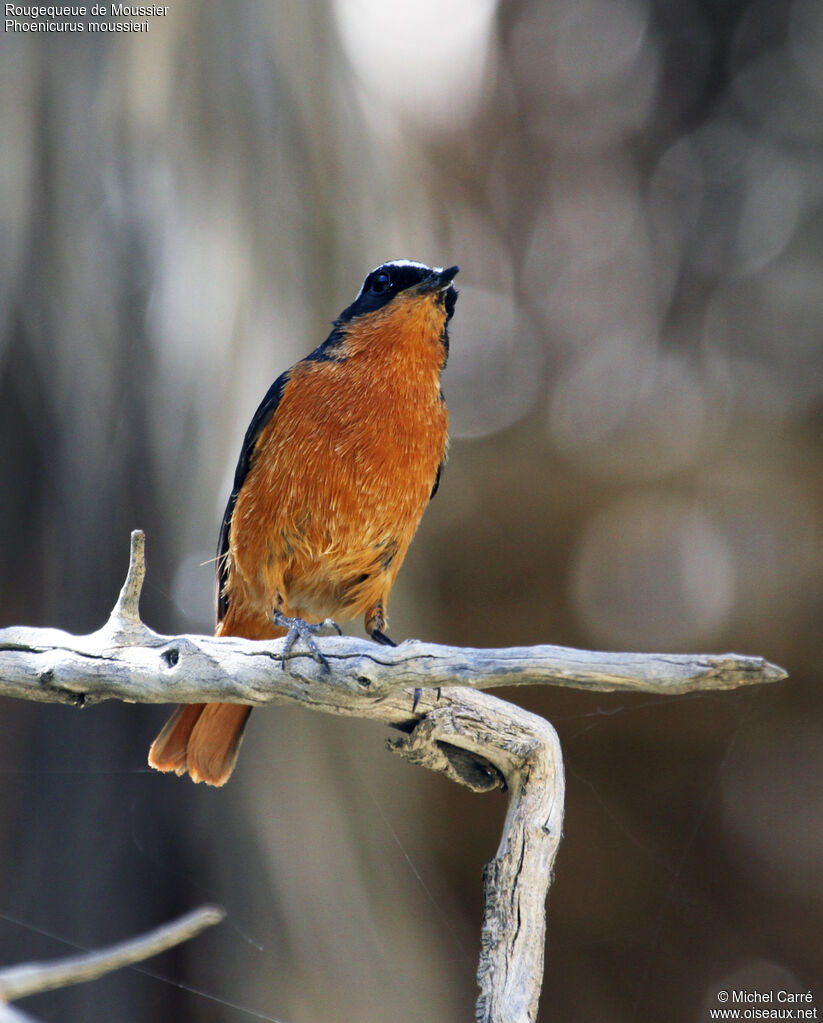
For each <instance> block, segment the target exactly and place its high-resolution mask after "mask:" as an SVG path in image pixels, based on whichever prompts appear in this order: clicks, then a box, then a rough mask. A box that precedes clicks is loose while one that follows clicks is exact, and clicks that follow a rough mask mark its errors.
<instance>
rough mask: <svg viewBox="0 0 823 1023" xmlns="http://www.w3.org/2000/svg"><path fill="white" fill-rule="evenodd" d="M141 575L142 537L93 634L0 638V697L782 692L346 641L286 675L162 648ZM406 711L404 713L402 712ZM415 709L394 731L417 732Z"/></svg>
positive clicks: (719, 676) (695, 675)
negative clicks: (551, 688)
mask: <svg viewBox="0 0 823 1023" xmlns="http://www.w3.org/2000/svg"><path fill="white" fill-rule="evenodd" d="M144 575H145V562H144V540H143V534H142V533H141V532H139V531H135V532H134V533H133V534H132V547H131V561H130V564H129V572H128V576H127V579H126V582H125V583H124V585H123V589H122V590H121V592H120V596H119V597H118V600H117V603H116V604H115V606H114V609H113V611H112V614H111V617H110V618H109V621H108V622H107V623H106V625H104V626H103V628H102V629H100V630H99V631H98V632H94V633H92V634H91V635H89V636H73V635H71V634H69V633H67V632H62V631H60V630H59V629H41V628H28V627H25V626H14V627H11V628H7V629H0V694H2V695H6V696H16V697H20V698H22V699H29V700H42V701H47V702H53V703H73V704H92V703H99V702H101V701H102V700H110V699H119V700H125V701H128V702H134V703H203V702H209V701H222V702H225V703H249V704H256V705H257V704H267V703H279V702H282V701H284V700H285V701H292V702H297V703H302V704H304V705H307V706H310V707H313V708H314V709H316V710H323V711H326V712H328V713H337V714H353V715H358V716H366V717H378V718H381V719H382V720H385V721H388V722H390V723H397V721H395V720H392V718H391V715H390V714H389V715H388V716H387V713H386V712H388V711H389V707H388V706H384V707H383V710H382V711H381V712H379V713H373V711H374V709H375V705H376V704H378V703H382V702H384V701H386V700H387V698H388V697H390V696H391V695H393V694H397V693H398V692H399V691H402V690H404V689H415V688H427V687H428V688H436V687H443V686H455V685H458V686H468V687H470V688H473V689H493V688H497V687H499V686H517V685H559V686H571V687H573V688H576V689H590V690H595V691H597V692H612V691H631V692H645V693H659V694H666V695H676V694H679V693H688V692H697V691H700V690H717V689H736V688H738V687H740V686H744V685H753V684H757V683H762V682H775V681H778V680H779V679H782V678H785V677H786V672H785V671H783V669H782V668H779V667H777V666H776V665H774V664H770V663H769V662H768V661H766V660H764V659H763V658H762V657H742V656H740V655H738V654H634V653H599V652H596V651H590V650H574V649H572V648H569V647H559V646H533V647H509V648H505V649H497V650H494V649H473V648H471V647H449V646H437V645H435V644H432V643H420V642H418V641H416V640H407V641H406V642H405V643H401V644H400V646H398V647H384V646H378V645H377V644H375V643H370V642H367V641H365V640H360V639H354V638H351V637H340V638H338V637H328V638H325V639H322V640H320V641H319V643H320V645H321V649H322V651H323V653H324V654H325V656H326V658H327V659H328V661H329V663H330V664H331V668H332V670H331V674H328V673H326V672H324V671H323V670H322V668H321V667H320V666H319V665H318V664H317V663H316V662H314V661H313V660H312V659H311V658H309V657H307V656H306V655H305V653H304V652H303V651H301V650H300V649H299V647H298V648H297V649H295V650H293V651H292V652H291V653H290V654H289V655H288V658H289V660H290V661H291V664H290V670H289V671H287V672H283V671H281V670H280V669H279V661H280V658H281V655H282V648H283V642H284V641H283V640H282V639H273V640H262V641H259V640H247V639H241V638H239V637H222V638H217V637H214V636H194V635H182V636H162V635H160V634H158V633H156V632H153V631H152V630H151V629H149V628H147V627H146V626H145V625H144V624H143V623H142V622H141V621H140V618H139V616H138V613H137V606H138V602H139V599H140V588H141V586H142V582H143V578H144ZM407 703H408V701H404V706H405V705H406V704H407ZM416 717H419V715H413V714H411V712H410V711H409V710H408V708H407V709H406V710H405V711H404V712H403V713H402V714H401V715H400V719H399V720H405V721H412V720H415V718H416Z"/></svg>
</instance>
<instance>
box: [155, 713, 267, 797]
mask: <svg viewBox="0 0 823 1023" xmlns="http://www.w3.org/2000/svg"><path fill="white" fill-rule="evenodd" d="M251 711H252V708H251V707H247V706H245V705H244V704H239V703H192V704H184V705H182V706H180V707H178V708H177V710H176V711H175V712H174V714H172V716H171V717H170V718H169V720H168V721H167V722H166V724H165V726H164V727H163V730H162V731H161V732H160V734H159V735H158V736H157V738H156V739H155V740H154V742H153V743H152V746H151V749H150V750H149V765H150V766H151V767H154V768H155V769H156V770H158V771H174V773H175V774H185V773H186V771H188V773H189V776H190V777H191V780H192V781H204V782H206V784H207V785H225V784H226V782H227V781H228V780H229V777H230V775H231V773H232V771H233V770H234V765H235V763H236V762H237V753H238V751H239V749H240V743H241V741H242V739H243V732H244V731H245V728H246V723H247V721H248V719H249V714H251Z"/></svg>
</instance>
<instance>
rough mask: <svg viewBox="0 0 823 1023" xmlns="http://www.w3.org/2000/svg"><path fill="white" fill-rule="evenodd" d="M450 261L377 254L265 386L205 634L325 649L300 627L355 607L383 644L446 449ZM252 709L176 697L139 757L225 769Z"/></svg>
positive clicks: (181, 766) (312, 627)
mask: <svg viewBox="0 0 823 1023" xmlns="http://www.w3.org/2000/svg"><path fill="white" fill-rule="evenodd" d="M457 271H458V267H456V266H452V267H449V268H448V269H442V268H441V267H429V266H425V265H424V264H423V263H416V262H412V261H410V260H403V259H399V260H393V261H392V262H389V263H383V264H382V265H381V266H378V267H377V268H376V269H374V270H372V271H371V273H370V274H369V275H368V276H367V277H366V280H365V281H364V283H363V287H362V288H361V289H360V292H359V294H358V295H357V298H355V300H354V302H352V304H351V305H350V306H349V307H348V308H347V309H345V310H344V311H343V312H342V313H341V314H340V316H339V317H338V319H337V320H335V321H334V324H333V329H332V332H331V333H330V334H329V336H328V337H327V338H326V340H325V341H324V342H323V344H321V345H320V346H319V347H318V348H316V349H315V350H314V351H313V352H312V353H311V354H310V355H307V356H306V358H305V359H303V360H301V361H300V362H298V363H296V365H294V366H292V368H291V369H289V370H286V372H285V373H283V375H282V376H280V377H278V379H277V380H275V382H274V383H273V384H272V386H271V387H270V388H269V391H268V393H267V394H266V396H265V398H264V399H263V401H262V403H261V404H260V407H259V408H258V409H257V412H255V414H254V418H253V419H252V421H251V424H250V425H249V428H248V430H247V431H246V436H245V439H244V441H243V448H242V450H241V452H240V459H239V461H238V463H237V469H236V471H235V476H234V486H233V488H232V492H231V496H230V497H229V502H228V505H227V507H226V512H225V515H224V516H223V524H222V527H221V529H220V538H219V541H218V547H217V632H216V634H217V635H218V636H245V637H246V638H247V639H269V638H273V637H277V636H283V635H285V636H286V637H287V639H286V648H287V649H288V648H290V646H291V645H292V644H293V643H294V642H295V640H296V639H297V638H298V637H301V638H302V639H303V641H305V642H306V643H307V644H308V646H309V651H310V653H311V655H312V656H314V657H315V658H316V659H320V660H321V661H322V660H323V658H322V657H321V655H320V654H319V651H318V649H317V646H316V645H315V643H314V640H313V637H312V634H313V633H315V632H317V631H318V630H319V629H320V628H322V627H323V625H335V622H334V621H330V620H331V619H339V620H341V621H343V620H346V619H350V618H354V617H356V616H357V615H360V614H362V615H364V619H365V628H366V632H367V633H368V634H369V636H371V638H372V639H374V640H375V641H376V642H378V643H384V644H389V645H392V646H393V645H394V644H393V642H392V640H391V639H389V637H388V636H387V635H386V604H387V600H388V596H389V591H390V590H391V588H392V585H393V583H394V580H395V578H396V576H397V573H398V570H399V569H400V566H401V564H402V563H403V559H404V558H405V556H406V551H407V550H408V548H409V544H410V543H411V541H412V538H413V536H414V534H415V532H416V530H417V526H418V524H419V522H420V519H421V517H422V515H423V511H424V510H425V507H426V504H427V503H428V501H429V499H430V498H431V497H433V496H434V493H435V491H436V490H437V486H438V483H439V480H440V471H441V469H442V466H443V462H444V459H445V457H446V444H447V432H448V411H447V409H446V404H445V401H444V399H443V393H442V391H441V390H440V374H441V371H442V369H443V367H444V366H445V364H446V358H447V356H448V351H449V342H448V322H449V320H450V319H451V317H452V315H453V313H454V307H455V302H456V300H457V291H456V290H455V288H454V285H453V284H452V280H453V279H454V276H455V274H456V273H457ZM338 631H339V630H338ZM283 666H284V668H285V655H284V661H283ZM251 709H252V708H251V707H249V706H246V705H242V704H228V703H212V704H190V705H184V706H180V707H178V708H177V710H176V711H175V713H174V714H173V715H172V717H171V718H170V719H169V721H168V722H167V723H166V725H165V727H164V728H163V730H162V731H161V732H160V734H159V735H158V737H157V738H156V739H155V741H154V743H153V745H152V747H151V750H150V751H149V764H150V765H151V766H152V767H155V768H157V769H158V770H160V771H174V772H176V773H177V774H184V773H185V772H186V771H188V773H189V776H190V777H191V778H192V780H193V781H205V782H207V783H208V784H209V785H223V784H224V783H225V782H226V781H227V779H228V777H229V775H230V774H231V772H232V770H233V769H234V765H235V762H236V760H237V753H238V749H239V747H240V742H241V739H242V737H243V731H244V729H245V726H246V722H247V721H248V717H249V714H250V713H251Z"/></svg>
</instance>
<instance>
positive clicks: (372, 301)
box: [337, 259, 460, 325]
mask: <svg viewBox="0 0 823 1023" xmlns="http://www.w3.org/2000/svg"><path fill="white" fill-rule="evenodd" d="M459 269H460V268H459V267H457V266H450V267H449V268H448V269H446V270H443V269H441V268H440V267H431V266H426V265H425V264H423V263H413V262H411V261H410V260H403V259H398V260H394V261H393V262H390V263H383V264H381V265H380V266H378V267H377V268H376V269H375V270H372V272H371V273H370V274H369V276H368V277H367V278H366V280H365V281H364V282H363V287H362V288H361V289H360V294H359V295H358V296H357V298H356V299H355V300H354V302H352V304H351V305H350V306H349V307H348V309H344V310H343V312H342V313H341V314H340V317H339V319H338V320H337V323H338V325H339V324H343V323H347V322H348V321H349V320H353V319H354V318H355V316H362V315H364V313H373V312H375V311H376V310H377V309H381V308H382V307H383V306H384V305H388V303H389V302H391V300H392V299H393V298H394V297H395V295H399V294H400V292H401V291H408V289H409V288H418V289H419V290H420V291H424V292H425V291H438V292H440V293H441V294H442V295H443V304H444V306H445V309H446V318H447V319H451V317H452V315H453V314H454V305H455V302H456V301H457V291H456V290H455V288H454V285H452V283H451V281H452V279H453V278H454V276H455V275H456V273H457V271H458V270H459Z"/></svg>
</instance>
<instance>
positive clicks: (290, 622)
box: [272, 611, 343, 672]
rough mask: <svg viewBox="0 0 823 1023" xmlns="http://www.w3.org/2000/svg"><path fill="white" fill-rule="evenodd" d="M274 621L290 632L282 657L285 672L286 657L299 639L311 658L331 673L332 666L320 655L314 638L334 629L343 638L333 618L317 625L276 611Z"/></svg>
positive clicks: (282, 666)
mask: <svg viewBox="0 0 823 1023" xmlns="http://www.w3.org/2000/svg"><path fill="white" fill-rule="evenodd" d="M272 621H273V622H274V624H275V625H278V626H279V627H280V628H281V629H286V630H288V631H287V632H286V641H285V643H284V644H283V653H282V654H281V655H280V666H281V668H282V669H283V670H284V671H285V670H286V657H287V656H288V655H289V654H290V653H291V650H292V647H293V646H294V644H295V643H296V642H297V640H298V639H302V640H303V642H304V643H305V644H306V646H307V647H308V649H309V654H310V655H311V657H312V658H313V659H314V660H315V661H317V663H318V664H320V665H322V667H323V670H324V671H327V672H328V671H331V665H330V664H329V662H328V660H327V659H326V658H325V657H324V656H323V654H321V653H320V649H319V647H318V646H317V644H316V643H315V641H314V637H315V636H316V635H318V633H320V632H322V631H323V629H334V630H335V631H336V632H337V635H338V636H342V635H343V633H342V632H341V631H340V626H339V625H338V624H337V622H335V621H334V620H333V619H331V618H325V619H324V620H323V621H322V622H317V623H314V622H307V621H304V620H303V619H302V618H289V617H288V615H284V614H283V612H282V611H275V612H274V614H273V615H272Z"/></svg>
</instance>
